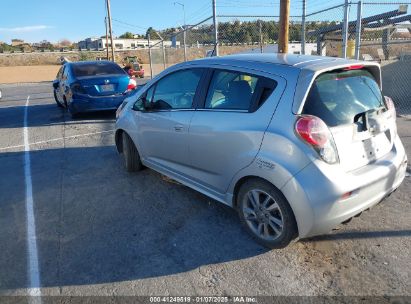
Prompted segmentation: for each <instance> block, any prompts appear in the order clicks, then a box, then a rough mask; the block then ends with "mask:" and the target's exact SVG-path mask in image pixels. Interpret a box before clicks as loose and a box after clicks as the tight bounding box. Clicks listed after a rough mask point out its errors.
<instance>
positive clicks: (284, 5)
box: [278, 0, 290, 53]
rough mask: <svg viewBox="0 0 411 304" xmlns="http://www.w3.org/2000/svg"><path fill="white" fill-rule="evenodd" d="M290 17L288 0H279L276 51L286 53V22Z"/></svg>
mask: <svg viewBox="0 0 411 304" xmlns="http://www.w3.org/2000/svg"><path fill="white" fill-rule="evenodd" d="M289 19H290V0H280V35H279V37H278V52H279V53H288V26H289V25H288V23H289Z"/></svg>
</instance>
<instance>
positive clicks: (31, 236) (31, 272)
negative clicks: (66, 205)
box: [23, 96, 41, 303]
mask: <svg viewBox="0 0 411 304" xmlns="http://www.w3.org/2000/svg"><path fill="white" fill-rule="evenodd" d="M29 101H30V96H27V100H26V106H25V108H24V129H23V134H24V177H25V182H26V216H27V248H28V261H27V264H28V277H29V288H28V295H29V296H30V297H31V298H30V303H41V298H40V296H41V291H40V272H39V259H38V252H37V239H36V221H35V217H34V208H33V205H34V202H33V185H32V180H31V163H30V145H29V132H28V127H27V117H28V105H29Z"/></svg>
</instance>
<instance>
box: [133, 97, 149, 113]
mask: <svg viewBox="0 0 411 304" xmlns="http://www.w3.org/2000/svg"><path fill="white" fill-rule="evenodd" d="M151 109H152V105H151V103H149V102H147V99H146V97H140V98H139V99H138V100H137V101H136V102H135V103H134V105H133V110H134V111H150V110H151Z"/></svg>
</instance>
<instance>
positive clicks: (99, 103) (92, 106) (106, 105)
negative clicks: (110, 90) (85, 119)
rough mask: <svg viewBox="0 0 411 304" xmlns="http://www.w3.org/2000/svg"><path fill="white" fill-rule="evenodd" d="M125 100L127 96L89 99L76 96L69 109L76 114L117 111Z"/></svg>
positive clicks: (90, 97)
mask: <svg viewBox="0 0 411 304" xmlns="http://www.w3.org/2000/svg"><path fill="white" fill-rule="evenodd" d="M125 98H126V95H115V96H87V97H83V96H81V97H80V96H76V95H74V96H73V99H72V101H71V102H70V104H69V107H70V110H71V111H72V112H75V113H78V112H91V111H105V110H116V109H117V108H118V107H119V106H120V105H121V103H122V102H123V100H124V99H125Z"/></svg>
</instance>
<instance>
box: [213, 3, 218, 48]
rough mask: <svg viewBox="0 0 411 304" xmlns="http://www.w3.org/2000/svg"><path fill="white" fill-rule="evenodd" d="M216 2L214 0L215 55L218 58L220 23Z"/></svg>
mask: <svg viewBox="0 0 411 304" xmlns="http://www.w3.org/2000/svg"><path fill="white" fill-rule="evenodd" d="M216 7H217V6H216V0H213V23H214V43H215V46H214V48H215V54H214V56H218V21H217V8H216Z"/></svg>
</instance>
